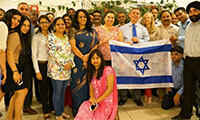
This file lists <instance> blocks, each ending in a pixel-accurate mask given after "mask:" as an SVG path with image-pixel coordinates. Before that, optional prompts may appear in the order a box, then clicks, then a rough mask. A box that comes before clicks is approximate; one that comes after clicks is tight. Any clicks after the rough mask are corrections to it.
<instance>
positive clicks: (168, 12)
mask: <svg viewBox="0 0 200 120" xmlns="http://www.w3.org/2000/svg"><path fill="white" fill-rule="evenodd" d="M164 12H168V13H169V14H170V15H171V16H172V13H171V12H170V11H169V10H163V11H162V12H161V13H160V17H162V14H163V13H164Z"/></svg>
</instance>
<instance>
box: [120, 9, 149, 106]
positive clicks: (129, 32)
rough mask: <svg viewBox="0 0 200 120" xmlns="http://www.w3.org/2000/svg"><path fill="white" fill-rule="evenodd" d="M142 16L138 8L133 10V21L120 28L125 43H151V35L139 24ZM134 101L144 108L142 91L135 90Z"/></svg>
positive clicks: (131, 13) (131, 15)
mask: <svg viewBox="0 0 200 120" xmlns="http://www.w3.org/2000/svg"><path fill="white" fill-rule="evenodd" d="M140 15H141V14H140V10H139V9H138V8H133V9H132V10H131V12H130V14H129V17H130V20H131V21H130V22H129V23H127V24H125V25H123V26H122V27H120V29H121V31H122V33H123V36H124V41H125V42H127V43H129V44H131V45H133V44H137V43H143V42H148V41H149V34H148V31H147V29H146V28H145V27H144V26H142V25H141V24H140V23H138V20H139V19H140ZM124 91H125V90H124ZM124 93H125V92H124ZM123 95H124V96H127V94H123ZM133 99H134V102H135V103H136V104H137V105H138V106H143V103H142V101H141V90H140V89H135V90H134V92H133ZM125 101H126V100H125Z"/></svg>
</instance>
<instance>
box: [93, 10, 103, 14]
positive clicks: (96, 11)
mask: <svg viewBox="0 0 200 120" xmlns="http://www.w3.org/2000/svg"><path fill="white" fill-rule="evenodd" d="M94 13H99V14H101V15H102V13H101V12H100V11H99V10H95V11H94V12H93V13H92V14H93V15H94Z"/></svg>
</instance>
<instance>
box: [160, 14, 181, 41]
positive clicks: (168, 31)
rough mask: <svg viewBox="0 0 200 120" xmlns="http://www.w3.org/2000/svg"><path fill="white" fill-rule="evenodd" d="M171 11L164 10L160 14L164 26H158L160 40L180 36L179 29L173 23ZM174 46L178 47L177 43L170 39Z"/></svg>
mask: <svg viewBox="0 0 200 120" xmlns="http://www.w3.org/2000/svg"><path fill="white" fill-rule="evenodd" d="M171 15H172V14H171V12H170V11H169V10H163V11H162V12H161V14H160V16H161V22H162V24H161V25H159V26H158V28H159V34H158V36H157V37H158V39H159V40H163V39H170V38H171V37H172V36H178V27H177V26H175V25H173V24H172V23H171V21H172V17H171ZM170 41H171V43H172V44H173V45H176V41H173V40H172V39H170Z"/></svg>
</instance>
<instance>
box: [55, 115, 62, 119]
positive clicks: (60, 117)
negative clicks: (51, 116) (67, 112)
mask: <svg viewBox="0 0 200 120" xmlns="http://www.w3.org/2000/svg"><path fill="white" fill-rule="evenodd" d="M56 120H64V117H63V116H62V115H61V116H59V117H56Z"/></svg>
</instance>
